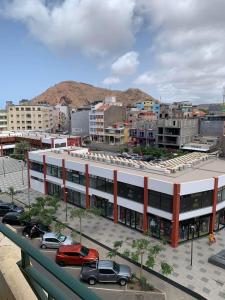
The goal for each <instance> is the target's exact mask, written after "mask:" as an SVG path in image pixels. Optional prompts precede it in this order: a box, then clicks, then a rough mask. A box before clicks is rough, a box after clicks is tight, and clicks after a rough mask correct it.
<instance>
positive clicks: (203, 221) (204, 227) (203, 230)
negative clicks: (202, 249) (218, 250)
mask: <svg viewBox="0 0 225 300" xmlns="http://www.w3.org/2000/svg"><path fill="white" fill-rule="evenodd" d="M209 223H210V218H209V217H202V218H200V220H199V236H202V235H206V234H208V233H209Z"/></svg>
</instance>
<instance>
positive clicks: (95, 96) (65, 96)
mask: <svg viewBox="0 0 225 300" xmlns="http://www.w3.org/2000/svg"><path fill="white" fill-rule="evenodd" d="M107 96H116V99H117V101H118V102H122V103H124V105H129V104H133V103H136V102H140V101H143V100H151V99H154V98H153V97H152V96H150V95H148V94H146V93H144V92H142V91H141V90H139V89H128V90H126V91H118V90H108V89H104V88H98V87H94V86H93V85H90V84H86V83H82V82H76V81H63V82H60V83H58V84H56V85H54V86H53V87H50V88H48V89H47V90H46V91H45V92H44V93H42V94H41V95H39V96H37V97H35V98H33V99H32V100H31V101H32V103H36V104H37V103H48V104H53V105H54V104H58V103H61V102H65V103H67V104H69V106H71V107H79V106H83V105H87V104H90V103H92V102H93V101H95V100H102V99H104V98H105V97H107Z"/></svg>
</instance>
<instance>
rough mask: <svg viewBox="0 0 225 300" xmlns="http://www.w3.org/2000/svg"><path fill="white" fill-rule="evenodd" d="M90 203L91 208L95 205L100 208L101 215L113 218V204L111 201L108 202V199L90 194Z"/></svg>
mask: <svg viewBox="0 0 225 300" xmlns="http://www.w3.org/2000/svg"><path fill="white" fill-rule="evenodd" d="M90 205H91V207H93V208H94V207H95V208H99V209H101V214H102V216H103V217H107V218H109V219H113V218H114V215H113V212H114V206H113V203H111V202H109V200H107V199H104V198H101V197H98V196H96V195H92V196H91V198H90Z"/></svg>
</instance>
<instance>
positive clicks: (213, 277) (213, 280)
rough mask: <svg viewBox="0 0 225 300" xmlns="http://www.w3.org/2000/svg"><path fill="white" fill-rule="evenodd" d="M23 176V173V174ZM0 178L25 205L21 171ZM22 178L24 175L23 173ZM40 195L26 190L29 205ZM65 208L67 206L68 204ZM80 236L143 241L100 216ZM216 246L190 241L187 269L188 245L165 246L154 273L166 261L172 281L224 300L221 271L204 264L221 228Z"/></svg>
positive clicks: (223, 235) (222, 242)
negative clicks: (171, 271)
mask: <svg viewBox="0 0 225 300" xmlns="http://www.w3.org/2000/svg"><path fill="white" fill-rule="evenodd" d="M25 173H26V172H25ZM2 177H4V176H3V175H0V180H1V186H0V187H1V188H4V190H6V189H7V186H10V185H13V186H14V187H15V188H16V189H20V190H21V193H19V194H17V195H16V196H15V198H17V199H18V200H19V201H22V202H24V203H28V193H27V184H26V183H27V181H26V180H25V182H24V185H23V184H22V181H21V171H17V172H14V173H9V174H7V175H6V176H5V177H4V179H5V181H4V184H3V183H2ZM24 177H25V178H26V175H25V174H24ZM40 195H42V194H40V193H38V192H36V191H32V190H31V191H30V199H31V202H33V201H35V198H36V197H37V196H40ZM1 197H2V198H5V199H10V198H9V196H8V195H5V194H3V195H1ZM68 207H71V205H70V204H68ZM64 210H65V203H64V202H61V207H60V209H59V213H58V216H57V217H58V219H59V220H60V221H62V222H65V211H64ZM68 223H69V225H70V226H71V227H73V228H75V229H78V228H79V222H78V220H77V219H73V220H71V219H69V222H68ZM83 233H84V234H86V235H87V236H90V237H91V238H93V239H95V240H97V241H99V242H101V243H102V244H105V245H107V246H108V247H113V243H114V241H117V240H125V239H126V238H127V237H128V238H130V239H131V240H132V239H139V238H143V235H142V234H141V233H139V232H137V231H134V230H132V229H130V228H128V227H125V226H123V225H120V224H114V223H113V222H112V221H110V220H108V219H105V218H103V217H96V216H93V217H92V218H88V219H84V220H83ZM146 238H148V239H149V240H150V241H151V243H152V244H157V243H159V241H157V240H156V239H153V238H150V237H146ZM216 239H217V242H216V244H213V245H211V246H209V245H208V238H207V237H204V238H201V239H198V240H194V242H193V245H194V251H193V266H192V267H191V266H190V259H191V243H190V242H187V243H184V244H182V245H180V246H179V247H178V248H176V249H173V248H171V247H170V246H169V245H166V246H165V250H164V251H163V252H161V253H160V255H159V257H158V259H157V265H156V267H155V270H157V271H158V270H159V269H160V267H159V266H160V262H161V261H164V260H165V261H166V262H168V263H170V264H171V265H172V266H173V268H174V272H173V273H172V274H171V275H170V276H169V277H170V278H171V279H172V280H174V281H176V282H178V283H180V284H182V285H184V286H186V287H188V288H189V289H191V290H194V291H196V292H197V293H199V294H201V295H202V296H204V297H205V298H207V299H213V300H217V299H218V300H221V299H225V270H223V269H221V268H219V267H216V266H213V265H211V264H209V263H208V258H209V257H210V256H211V255H212V254H215V253H217V252H219V251H220V250H222V249H225V229H223V230H221V231H219V232H218V233H216ZM129 247H130V246H129V244H125V245H124V249H129Z"/></svg>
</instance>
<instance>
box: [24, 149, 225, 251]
mask: <svg viewBox="0 0 225 300" xmlns="http://www.w3.org/2000/svg"><path fill="white" fill-rule="evenodd" d="M196 166H198V167H197V168H196ZM28 169H29V182H30V186H31V188H32V189H34V190H37V191H39V192H42V193H43V194H49V195H54V194H58V195H59V196H60V197H61V199H62V200H63V201H68V202H70V203H71V204H73V205H75V206H78V207H83V208H89V207H97V208H101V209H102V215H103V217H105V218H108V219H110V220H112V221H113V222H114V223H121V224H124V225H125V226H128V227H130V228H133V229H134V230H135V229H136V230H138V231H141V232H144V233H146V234H149V235H150V236H153V237H155V238H158V239H161V240H164V241H167V242H168V243H170V244H171V246H172V247H177V246H178V244H179V243H181V242H185V241H188V240H190V239H192V238H193V233H192V231H191V230H190V229H191V228H194V237H195V238H199V237H201V236H204V235H208V234H209V233H211V232H213V230H220V229H222V228H224V227H225V173H224V170H225V162H224V160H220V159H218V158H215V157H214V156H211V155H209V154H205V153H195V152H194V153H190V154H187V155H185V156H183V157H178V158H174V159H171V160H169V161H168V162H166V161H164V162H161V163H157V164H154V163H146V162H138V161H130V160H128V159H122V158H120V159H119V158H116V157H115V156H109V155H103V154H94V153H90V152H88V150H87V149H85V148H76V149H75V148H74V149H71V148H69V149H60V148H59V149H51V150H39V151H33V152H29V161H28Z"/></svg>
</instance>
